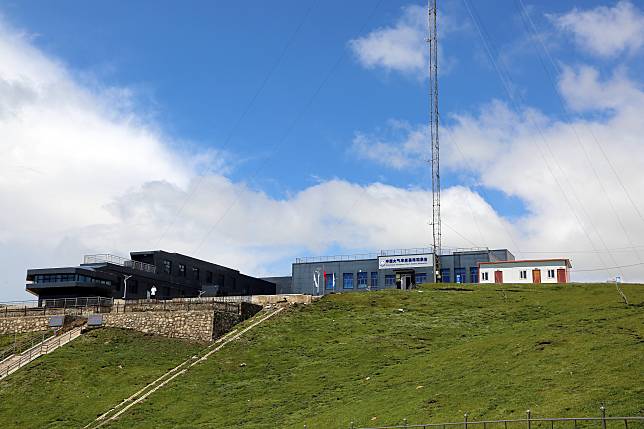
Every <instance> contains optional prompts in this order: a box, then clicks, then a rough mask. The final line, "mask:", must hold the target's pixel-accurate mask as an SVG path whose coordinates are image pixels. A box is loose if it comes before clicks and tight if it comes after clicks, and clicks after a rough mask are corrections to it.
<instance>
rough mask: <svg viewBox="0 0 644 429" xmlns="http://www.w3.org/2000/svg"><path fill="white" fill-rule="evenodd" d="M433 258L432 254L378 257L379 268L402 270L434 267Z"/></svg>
mask: <svg viewBox="0 0 644 429" xmlns="http://www.w3.org/2000/svg"><path fill="white" fill-rule="evenodd" d="M433 258H434V257H433V256H432V254H431V253H425V254H418V255H399V256H378V268H380V269H381V270H387V269H402V268H420V267H431V266H433V262H434V261H433Z"/></svg>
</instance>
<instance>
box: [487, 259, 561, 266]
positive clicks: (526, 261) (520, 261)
mask: <svg viewBox="0 0 644 429" xmlns="http://www.w3.org/2000/svg"><path fill="white" fill-rule="evenodd" d="M540 262H563V263H564V265H566V266H567V267H568V268H572V264H571V263H570V259H568V258H546V259H518V260H514V261H491V262H479V265H498V264H507V265H520V264H538V263H540Z"/></svg>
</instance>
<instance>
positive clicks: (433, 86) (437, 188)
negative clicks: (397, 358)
mask: <svg viewBox="0 0 644 429" xmlns="http://www.w3.org/2000/svg"><path fill="white" fill-rule="evenodd" d="M427 11H428V27H429V37H428V38H427V42H428V44H429V136H430V140H431V145H432V158H431V165H432V223H431V225H432V239H433V248H434V281H440V254H441V175H440V156H439V148H440V145H439V141H438V124H439V116H438V24H437V21H438V9H437V8H436V0H429V1H428V5H427Z"/></svg>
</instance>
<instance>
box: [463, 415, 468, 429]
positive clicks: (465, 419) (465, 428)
mask: <svg viewBox="0 0 644 429" xmlns="http://www.w3.org/2000/svg"><path fill="white" fill-rule="evenodd" d="M463 417H465V429H467V413H465V414H463Z"/></svg>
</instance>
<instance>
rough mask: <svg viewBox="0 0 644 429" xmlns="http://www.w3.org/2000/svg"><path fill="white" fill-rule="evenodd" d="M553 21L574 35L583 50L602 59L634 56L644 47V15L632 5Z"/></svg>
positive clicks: (626, 3) (575, 12)
mask: <svg viewBox="0 0 644 429" xmlns="http://www.w3.org/2000/svg"><path fill="white" fill-rule="evenodd" d="M550 18H551V20H552V21H553V22H554V23H555V25H556V26H557V27H558V28H560V29H562V30H565V31H568V32H571V33H572V34H573V35H574V37H575V41H576V42H577V43H578V44H579V45H580V46H581V47H582V48H584V49H587V50H588V51H590V52H591V53H593V54H595V55H598V56H600V57H614V56H617V55H619V54H621V53H622V52H630V53H634V52H636V51H638V50H639V49H640V48H641V47H642V46H643V45H644V14H643V13H642V11H641V10H640V9H638V8H637V7H635V6H633V4H632V3H631V2H630V1H620V2H618V3H617V4H616V5H615V6H614V7H607V6H598V7H596V8H594V9H590V10H579V9H577V8H575V9H573V10H572V11H570V12H568V13H566V14H564V15H560V16H550Z"/></svg>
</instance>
